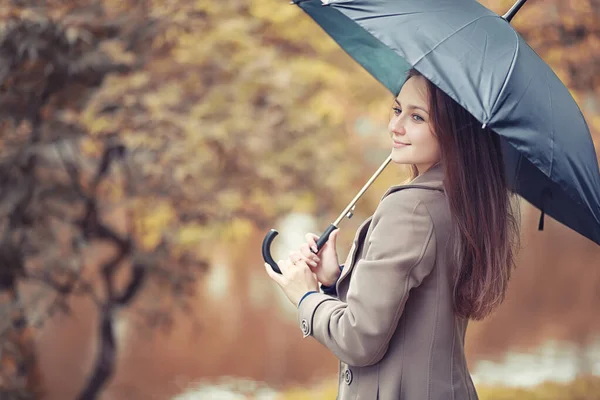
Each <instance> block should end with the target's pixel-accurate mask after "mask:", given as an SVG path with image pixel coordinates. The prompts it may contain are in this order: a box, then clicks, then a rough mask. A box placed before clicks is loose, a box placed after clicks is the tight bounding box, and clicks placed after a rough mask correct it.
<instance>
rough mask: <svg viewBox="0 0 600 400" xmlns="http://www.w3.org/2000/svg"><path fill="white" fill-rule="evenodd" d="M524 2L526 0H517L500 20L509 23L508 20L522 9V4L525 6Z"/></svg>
mask: <svg viewBox="0 0 600 400" xmlns="http://www.w3.org/2000/svg"><path fill="white" fill-rule="evenodd" d="M526 1H527V0H518V1H517V2H516V3H515V4H514V5H513V6H512V7H511V8H510V10H508V12H507V13H506V14H504V16H503V17H502V18H504V19H505V20H507V21H508V22H510V20H511V19H513V17H514V16H515V15H516V14H517V13H518V12H519V10H520V9H521V7H523V4H525V2H526Z"/></svg>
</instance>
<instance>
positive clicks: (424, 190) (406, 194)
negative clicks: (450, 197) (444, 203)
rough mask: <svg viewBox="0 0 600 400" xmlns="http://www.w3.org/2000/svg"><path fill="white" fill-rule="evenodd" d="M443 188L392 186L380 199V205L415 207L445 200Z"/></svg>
mask: <svg viewBox="0 0 600 400" xmlns="http://www.w3.org/2000/svg"><path fill="white" fill-rule="evenodd" d="M445 197H446V196H445V192H444V189H443V188H440V187H436V186H428V185H410V184H408V185H402V186H392V187H391V188H389V189H388V190H387V192H386V193H385V195H384V196H383V197H382V199H381V202H380V205H384V204H385V205H396V206H415V205H417V204H418V203H422V202H425V203H429V202H431V201H440V200H443V199H445Z"/></svg>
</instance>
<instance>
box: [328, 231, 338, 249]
mask: <svg viewBox="0 0 600 400" xmlns="http://www.w3.org/2000/svg"><path fill="white" fill-rule="evenodd" d="M339 233H340V228H338V229H336V230H335V231H333V232H331V234H330V235H329V240H330V241H331V244H332V245H335V244H336V242H337V237H338V234H339Z"/></svg>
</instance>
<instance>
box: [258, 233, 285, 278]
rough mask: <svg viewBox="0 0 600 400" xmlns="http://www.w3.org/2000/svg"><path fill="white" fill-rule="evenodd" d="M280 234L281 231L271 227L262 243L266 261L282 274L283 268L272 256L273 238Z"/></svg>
mask: <svg viewBox="0 0 600 400" xmlns="http://www.w3.org/2000/svg"><path fill="white" fill-rule="evenodd" d="M277 235H279V232H277V231H276V230H275V229H271V230H270V231H269V232H268V233H267V234H266V235H265V238H264V239H263V243H262V256H263V259H264V260H265V262H266V263H267V264H269V265H270V266H271V268H273V271H275V272H277V273H278V274H281V270H280V269H279V266H278V265H277V263H276V262H275V260H273V257H272V256H271V243H272V242H273V239H275V236H277Z"/></svg>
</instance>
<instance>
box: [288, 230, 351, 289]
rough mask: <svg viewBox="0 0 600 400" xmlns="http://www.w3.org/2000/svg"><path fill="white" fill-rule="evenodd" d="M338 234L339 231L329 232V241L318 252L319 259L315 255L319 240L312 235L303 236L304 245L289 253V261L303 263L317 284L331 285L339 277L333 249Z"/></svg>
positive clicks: (337, 263) (338, 268)
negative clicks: (316, 280)
mask: <svg viewBox="0 0 600 400" xmlns="http://www.w3.org/2000/svg"><path fill="white" fill-rule="evenodd" d="M338 233H339V229H336V230H335V231H333V232H331V234H330V235H329V239H328V240H327V242H326V243H325V244H324V245H323V248H321V251H320V252H319V255H320V257H319V255H317V254H315V253H316V250H317V239H319V237H318V236H317V235H315V234H314V233H307V234H306V236H305V238H306V243H305V244H303V245H302V246H301V247H300V250H298V251H293V252H291V253H290V260H292V261H294V262H298V261H304V262H305V263H306V264H307V265H308V266H309V267H310V269H311V270H312V271H313V272H314V273H315V274H316V276H317V279H318V280H319V282H321V283H322V284H323V285H324V286H331V285H333V284H334V283H335V282H336V281H337V279H338V277H339V276H340V264H339V262H338V255H337V251H336V248H335V244H336V240H337V236H338ZM311 249H313V250H311Z"/></svg>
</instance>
